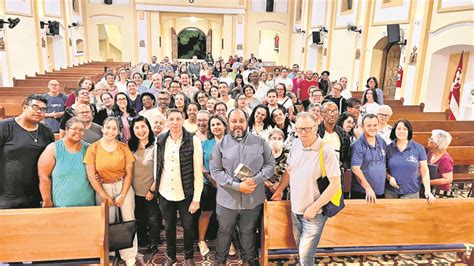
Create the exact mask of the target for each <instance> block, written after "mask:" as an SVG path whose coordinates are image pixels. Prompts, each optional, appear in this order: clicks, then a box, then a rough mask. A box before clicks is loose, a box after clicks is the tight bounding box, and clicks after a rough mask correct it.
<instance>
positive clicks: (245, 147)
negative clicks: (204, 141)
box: [210, 109, 275, 265]
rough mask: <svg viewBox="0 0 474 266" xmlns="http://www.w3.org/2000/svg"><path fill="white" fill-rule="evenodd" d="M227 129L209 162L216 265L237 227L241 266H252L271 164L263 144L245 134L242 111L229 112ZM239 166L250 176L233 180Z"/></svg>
mask: <svg viewBox="0 0 474 266" xmlns="http://www.w3.org/2000/svg"><path fill="white" fill-rule="evenodd" d="M229 129H230V133H229V134H227V135H226V136H225V137H224V139H223V140H222V141H221V142H220V143H218V144H216V146H215V148H214V151H213V153H212V157H211V162H210V167H211V176H213V177H214V178H215V179H216V182H217V207H216V214H217V220H218V222H219V230H218V233H217V245H216V246H217V254H216V264H217V265H225V261H226V257H227V254H228V253H229V246H230V243H231V238H232V232H234V229H235V226H238V228H239V232H240V241H241V244H242V250H241V257H242V260H243V265H253V264H254V259H255V237H256V234H255V229H256V224H257V220H258V217H259V215H260V211H261V209H262V204H263V200H264V198H265V192H264V182H265V180H267V179H269V178H270V177H272V175H273V170H274V166H275V160H274V158H273V155H272V151H271V149H270V147H269V146H268V144H267V143H266V141H265V140H264V139H262V138H260V137H258V136H255V135H253V134H249V133H248V132H247V116H246V114H245V112H244V111H242V110H240V109H234V110H232V111H230V113H229ZM240 164H243V165H245V166H247V167H248V168H250V169H251V170H252V172H253V174H252V175H251V176H248V177H244V178H242V179H239V178H238V177H236V175H235V174H234V171H235V169H236V168H237V167H238V166H239V165H240Z"/></svg>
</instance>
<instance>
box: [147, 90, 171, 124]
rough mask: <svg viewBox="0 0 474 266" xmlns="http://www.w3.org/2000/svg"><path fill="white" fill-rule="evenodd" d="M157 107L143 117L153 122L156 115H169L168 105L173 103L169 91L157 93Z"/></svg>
mask: <svg viewBox="0 0 474 266" xmlns="http://www.w3.org/2000/svg"><path fill="white" fill-rule="evenodd" d="M156 100H157V102H158V104H157V106H156V107H155V108H152V109H150V110H147V111H146V112H145V113H144V114H143V116H144V117H146V118H147V119H148V121H151V117H152V116H154V115H155V114H161V115H163V116H165V115H166V113H168V109H169V108H168V105H169V104H170V101H171V95H170V93H169V92H168V91H165V90H161V91H159V92H158V93H157V99H156Z"/></svg>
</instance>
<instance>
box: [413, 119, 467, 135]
mask: <svg viewBox="0 0 474 266" xmlns="http://www.w3.org/2000/svg"><path fill="white" fill-rule="evenodd" d="M410 122H411V124H412V126H413V131H414V132H431V131H432V130H433V129H443V130H446V131H448V132H451V131H456V132H466V131H474V121H453V120H437V121H436V120H435V121H410Z"/></svg>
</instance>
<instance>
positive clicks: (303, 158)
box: [287, 138, 341, 214]
mask: <svg viewBox="0 0 474 266" xmlns="http://www.w3.org/2000/svg"><path fill="white" fill-rule="evenodd" d="M322 144H323V141H322V140H321V138H318V139H317V140H316V141H315V143H314V144H313V145H311V147H309V148H304V146H303V143H302V142H301V140H300V139H296V140H295V142H293V147H292V148H291V150H290V154H289V156H288V161H287V162H288V167H287V170H288V171H289V174H290V187H291V199H290V200H291V211H292V212H293V213H295V214H303V213H304V212H305V210H306V209H307V208H308V207H309V206H310V205H311V204H313V202H315V201H316V200H317V199H318V198H319V196H320V193H319V188H318V183H317V181H316V180H317V179H318V178H320V177H321V174H322V171H321V165H320V164H319V150H320V149H321V145H322ZM322 149H323V157H324V167H325V169H326V175H327V176H328V177H333V176H340V175H341V170H340V168H339V160H338V159H337V157H336V152H335V151H334V148H333V147H331V145H326V144H325V145H324V146H322Z"/></svg>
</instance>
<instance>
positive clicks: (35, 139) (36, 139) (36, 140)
mask: <svg viewBox="0 0 474 266" xmlns="http://www.w3.org/2000/svg"><path fill="white" fill-rule="evenodd" d="M26 132H27V133H28V135H30V136H31V137H32V138H33V140H34V141H35V142H38V128H37V129H36V138H35V137H33V134H31V133H30V131H28V130H26ZM33 132H34V131H33Z"/></svg>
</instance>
